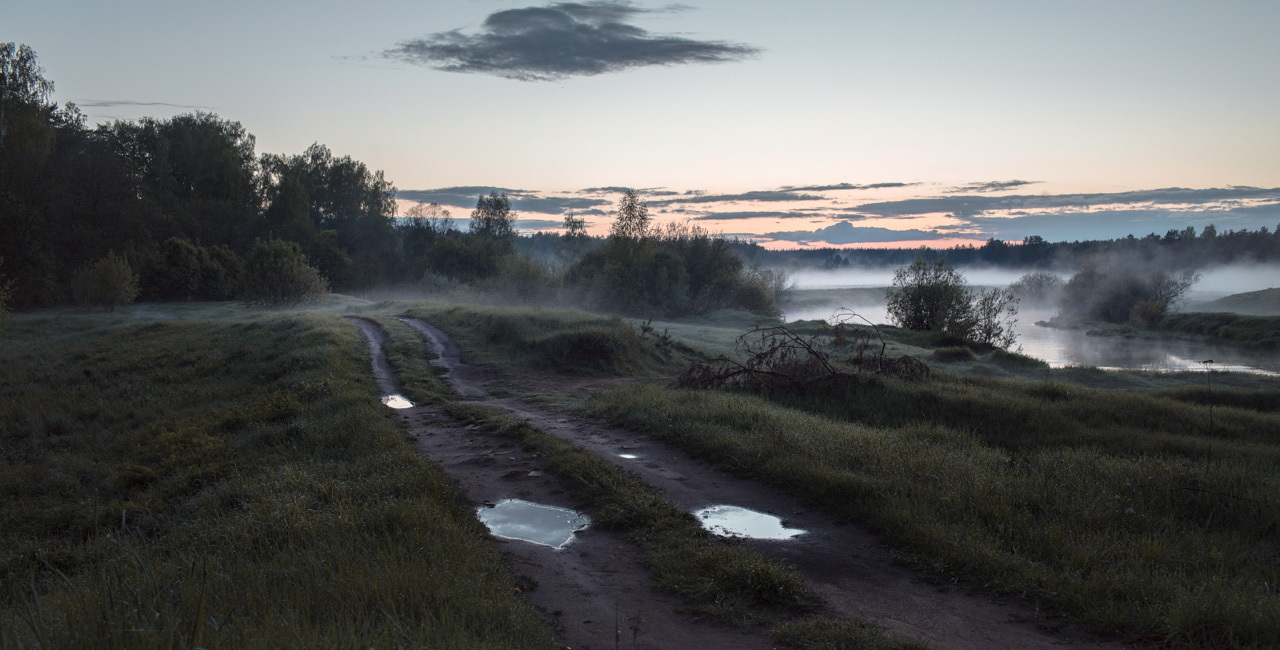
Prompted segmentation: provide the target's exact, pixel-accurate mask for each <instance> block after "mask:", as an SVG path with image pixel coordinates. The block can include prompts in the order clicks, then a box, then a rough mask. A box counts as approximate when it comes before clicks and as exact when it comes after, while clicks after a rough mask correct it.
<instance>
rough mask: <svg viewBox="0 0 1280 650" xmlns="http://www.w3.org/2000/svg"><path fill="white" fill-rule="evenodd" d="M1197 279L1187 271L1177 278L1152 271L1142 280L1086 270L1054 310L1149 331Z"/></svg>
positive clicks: (1120, 272)
mask: <svg viewBox="0 0 1280 650" xmlns="http://www.w3.org/2000/svg"><path fill="white" fill-rule="evenodd" d="M1199 279H1200V275H1199V274H1197V273H1194V272H1191V271H1184V272H1182V273H1180V274H1177V275H1171V274H1168V273H1165V272H1164V271H1156V272H1154V273H1151V274H1150V275H1147V276H1142V275H1139V274H1138V273H1137V272H1135V271H1132V270H1129V269H1125V268H1118V267H1112V268H1109V269H1107V270H1106V271H1105V272H1104V271H1102V270H1099V269H1098V267H1096V266H1087V267H1085V268H1083V269H1081V270H1080V271H1079V272H1077V273H1076V274H1075V275H1073V276H1071V279H1070V280H1068V281H1067V284H1066V286H1065V287H1063V290H1062V297H1061V300H1060V302H1059V305H1058V308H1059V311H1061V312H1062V315H1063V316H1067V317H1070V318H1077V319H1087V320H1097V321H1103V322H1106V323H1131V324H1133V325H1137V326H1139V327H1149V326H1151V325H1152V324H1155V323H1157V322H1159V321H1160V319H1161V318H1163V317H1164V315H1165V314H1166V313H1167V312H1168V311H1169V308H1170V307H1172V306H1173V305H1174V304H1175V303H1177V302H1178V300H1180V299H1181V298H1182V295H1183V294H1184V293H1186V291H1187V289H1189V288H1191V285H1193V284H1195V283H1196V281H1198V280H1199Z"/></svg>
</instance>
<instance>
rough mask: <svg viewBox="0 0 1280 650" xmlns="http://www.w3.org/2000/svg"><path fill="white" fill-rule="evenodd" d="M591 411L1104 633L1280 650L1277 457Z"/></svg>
mask: <svg viewBox="0 0 1280 650" xmlns="http://www.w3.org/2000/svg"><path fill="white" fill-rule="evenodd" d="M1045 389H1046V390H1050V391H1051V392H1053V391H1059V390H1061V389H1060V388H1059V387H1054V386H1052V385H1050V386H1046V387H1045ZM971 399H979V398H978V397H977V396H973V397H971ZM1042 401H1045V402H1051V401H1052V395H1046V396H1045V397H1044V398H1042ZM871 403H873V404H874V401H872V402H871ZM988 408H992V409H995V408H999V407H998V406H997V405H996V404H990V405H988ZM590 409H591V411H592V412H593V413H594V414H596V415H599V416H604V417H607V418H609V419H611V420H613V421H614V422H617V423H619V424H622V425H624V426H627V427H630V428H633V429H637V430H644V431H648V432H651V433H652V434H654V435H655V436H657V437H659V438H662V439H664V440H667V441H670V442H673V443H675V444H678V445H680V446H681V447H683V448H684V449H686V450H687V451H689V452H690V453H692V454H694V455H697V456H699V457H702V458H707V459H710V460H714V461H717V462H719V463H721V464H723V465H725V466H727V467H730V468H733V469H736V470H740V471H742V472H745V473H749V474H751V475H753V476H757V477H760V478H762V479H764V480H768V481H771V482H773V483H775V484H777V485H779V486H782V487H784V488H785V489H787V490H789V491H791V492H793V493H796V494H800V495H803V496H805V497H808V498H810V499H812V500H814V501H815V502H818V503H820V504H822V505H823V506H824V507H825V508H827V509H828V510H830V511H832V512H835V513H837V514H840V515H844V516H848V517H851V518H856V519H859V520H861V521H866V522H869V523H870V524H872V525H873V526H874V527H875V528H876V529H878V531H879V532H880V533H881V534H883V535H884V536H885V537H886V538H887V539H888V540H889V541H891V542H892V543H894V544H895V545H897V546H899V547H901V548H904V549H907V550H909V551H911V552H913V553H915V554H916V556H917V557H918V559H919V562H920V563H921V565H923V566H925V567H926V568H929V569H932V570H933V571H935V572H937V573H940V574H942V575H944V576H947V575H949V576H954V577H955V578H957V579H960V580H963V581H965V582H967V583H969V584H973V585H976V586H979V587H981V588H983V589H985V590H988V591H991V592H996V593H1005V594H1010V595H1015V596H1022V595H1024V596H1026V597H1029V598H1033V599H1034V600H1035V601H1036V602H1038V603H1041V604H1043V605H1045V606H1048V607H1051V608H1053V609H1055V610H1056V611H1057V612H1059V613H1065V614H1067V615H1071V616H1077V617H1081V618H1083V619H1084V620H1085V621H1086V622H1088V623H1089V624H1091V625H1093V626H1095V627H1096V628H1098V629H1101V630H1123V631H1125V632H1128V633H1132V634H1134V635H1135V636H1147V635H1155V636H1157V637H1158V638H1159V639H1160V640H1161V641H1164V642H1169V643H1174V644H1193V645H1203V646H1222V647H1231V646H1258V647H1268V646H1274V645H1276V644H1278V643H1280V627H1277V626H1276V625H1275V621H1277V620H1280V595H1277V592H1276V589H1275V585H1276V584H1280V582H1278V581H1280V541H1277V540H1278V536H1277V531H1280V481H1277V480H1276V476H1277V475H1280V473H1278V472H1277V471H1276V467H1275V465H1273V464H1270V461H1267V462H1261V461H1260V462H1255V463H1244V462H1238V463H1237V462H1224V461H1221V460H1214V461H1210V460H1208V459H1203V458H1195V457H1188V456H1183V455H1180V454H1178V453H1174V452H1165V453H1151V454H1118V453H1113V452H1110V451H1107V450H1106V449H1105V448H1099V447H1097V446H1095V445H1093V444H1081V445H1071V444H1058V443H1055V444H1042V445H1037V446H1030V447H1027V448H1019V449H1017V450H1008V449H1004V448H1000V447H996V446H993V445H991V444H987V443H986V442H984V441H983V439H982V438H981V437H980V436H981V435H983V434H982V433H981V432H979V433H977V434H975V433H974V432H972V431H969V430H965V429H962V428H957V427H944V426H937V425H933V424H926V423H914V424H907V425H903V426H896V427H892V428H887V427H871V426H866V425H860V424H854V423H847V422H837V421H834V420H831V419H827V418H823V417H818V416H815V415H812V414H809V413H805V412H803V411H801V410H797V409H792V408H785V407H782V406H780V405H778V404H775V403H770V402H769V401H766V400H764V399H760V398H758V397H753V396H747V395H739V394H728V393H722V392H715V391H702V392H696V391H679V390H670V389H664V388H659V387H655V386H651V385H646V386H641V385H637V386H630V387H627V388H624V389H620V390H616V391H610V392H606V393H601V394H597V396H596V397H595V398H594V399H593V400H592V402H591V404H590ZM924 417H929V416H924ZM944 421H945V420H944ZM1269 431H1270V432H1271V434H1270V435H1271V438H1272V439H1271V440H1270V441H1267V440H1265V438H1266V435H1265V434H1266V432H1265V431H1263V432H1258V433H1259V435H1258V436H1256V439H1251V441H1250V442H1248V443H1247V444H1251V445H1256V446H1257V449H1259V450H1266V451H1268V453H1269V454H1271V458H1274V457H1275V454H1274V448H1273V447H1274V446H1275V445H1277V444H1280V441H1277V440H1275V439H1274V432H1275V431H1276V429H1275V428H1271V429H1269ZM1059 442H1061V441H1059ZM1241 444H1246V443H1241Z"/></svg>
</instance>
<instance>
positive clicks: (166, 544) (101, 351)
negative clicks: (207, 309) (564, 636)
mask: <svg viewBox="0 0 1280 650" xmlns="http://www.w3.org/2000/svg"><path fill="white" fill-rule="evenodd" d="M108 321H109V322H108ZM365 350H366V348H365V346H364V341H363V338H362V337H361V335H360V333H359V332H358V330H357V329H356V328H355V327H354V326H352V325H350V324H348V323H346V322H344V321H342V320H341V319H339V318H337V317H333V316H323V315H313V314H278V315H262V316H259V315H245V316H240V317H236V318H231V319H226V320H216V321H210V322H189V323H152V324H142V325H132V324H128V322H127V320H121V319H119V318H118V317H110V318H108V317H105V316H104V317H97V316H89V317H84V316H76V315H67V314H60V315H57V316H56V317H42V316H39V315H34V316H33V315H25V316H19V317H17V318H15V319H14V322H13V327H12V330H11V332H10V336H9V337H8V338H7V339H5V340H4V341H2V342H0V366H2V367H4V368H5V371H4V374H3V378H2V379H0V452H2V453H3V457H4V461H5V465H6V467H5V471H4V472H0V504H2V505H0V535H3V547H2V548H0V578H2V579H0V646H3V647H14V648H17V647H32V646H39V647H88V646H92V647H108V648H112V647H207V648H213V647H237V648H238V647H281V646H314V647H354V646H363V647H369V646H430V647H507V648H515V647H519V648H525V647H553V646H554V643H553V640H552V636H551V634H550V632H549V630H548V628H547V625H546V624H545V622H544V621H542V620H541V619H540V618H539V617H538V616H537V614H536V613H535V612H534V611H533V610H532V609H531V608H530V607H529V606H528V605H527V603H525V602H524V601H523V600H521V599H520V598H519V597H518V596H517V595H516V593H515V588H514V586H513V582H512V581H511V579H510V577H509V575H508V573H507V569H506V568H505V565H504V564H503V562H502V561H501V559H500V557H499V556H498V554H497V553H496V551H495V550H494V549H493V547H492V546H491V545H490V544H489V543H488V542H487V541H486V539H487V538H486V535H485V531H484V529H483V527H482V526H480V524H479V523H478V522H476V520H475V518H474V516H473V515H472V513H471V511H470V508H469V507H468V506H467V504H466V503H465V502H464V500H463V497H462V495H461V494H460V493H459V492H458V491H457V489H456V487H454V485H453V484H452V483H451V482H450V481H449V480H448V479H447V478H446V477H445V476H444V475H443V474H442V473H441V472H440V471H439V470H438V469H437V468H435V467H434V466H432V465H429V464H427V463H425V462H423V461H422V460H420V459H419V458H418V457H417V456H416V454H414V452H413V451H412V450H411V449H410V448H409V447H408V445H406V444H405V442H404V441H403V440H402V435H403V434H402V433H401V430H400V429H399V428H398V427H397V425H396V424H395V422H394V419H393V417H392V416H391V415H390V414H389V413H388V410H387V409H385V407H382V406H381V405H380V404H379V402H378V390H377V388H376V386H375V385H374V384H373V381H372V378H371V376H370V373H369V362H368V358H367V355H366V353H365Z"/></svg>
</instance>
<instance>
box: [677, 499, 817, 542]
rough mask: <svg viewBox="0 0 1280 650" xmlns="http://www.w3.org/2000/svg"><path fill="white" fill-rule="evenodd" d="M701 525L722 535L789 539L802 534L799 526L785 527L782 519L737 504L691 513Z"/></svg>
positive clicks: (711, 507)
mask: <svg viewBox="0 0 1280 650" xmlns="http://www.w3.org/2000/svg"><path fill="white" fill-rule="evenodd" d="M693 516H695V517H697V518H698V521H701V522H702V527H703V528H705V529H707V530H709V531H711V532H713V533H715V534H717V535H722V536H724V537H750V538H752V539H791V538H792V537H795V536H796V535H803V534H804V532H805V531H803V530H800V529H799V528H787V527H786V526H783V525H782V520H781V519H779V518H777V517H775V516H773V515H768V514H765V513H763V512H756V511H755V510H747V509H746V508H739V507H738V506H724V505H720V506H710V507H708V508H703V509H701V510H698V511H697V512H694V513H693Z"/></svg>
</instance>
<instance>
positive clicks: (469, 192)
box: [396, 185, 612, 214]
mask: <svg viewBox="0 0 1280 650" xmlns="http://www.w3.org/2000/svg"><path fill="white" fill-rule="evenodd" d="M493 192H497V193H498V194H506V195H507V197H508V198H510V199H511V207H512V208H514V209H516V210H524V211H527V212H540V213H543V214H563V213H565V212H569V211H572V212H581V213H583V214H603V212H602V211H600V210H599V209H598V208H600V207H601V206H606V205H611V204H612V202H611V201H606V200H604V199H590V198H583V197H572V196H570V197H561V196H545V195H541V194H537V193H535V192H531V191H529V190H513V189H509V188H503V187H487V186H481V185H464V186H459V187H442V188H438V189H433V190H397V191H396V198H398V199H404V200H406V201H418V202H420V203H439V204H441V205H450V206H454V207H458V208H474V207H476V201H477V200H478V199H479V198H480V196H482V195H483V196H487V195H489V194H491V193H493Z"/></svg>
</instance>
